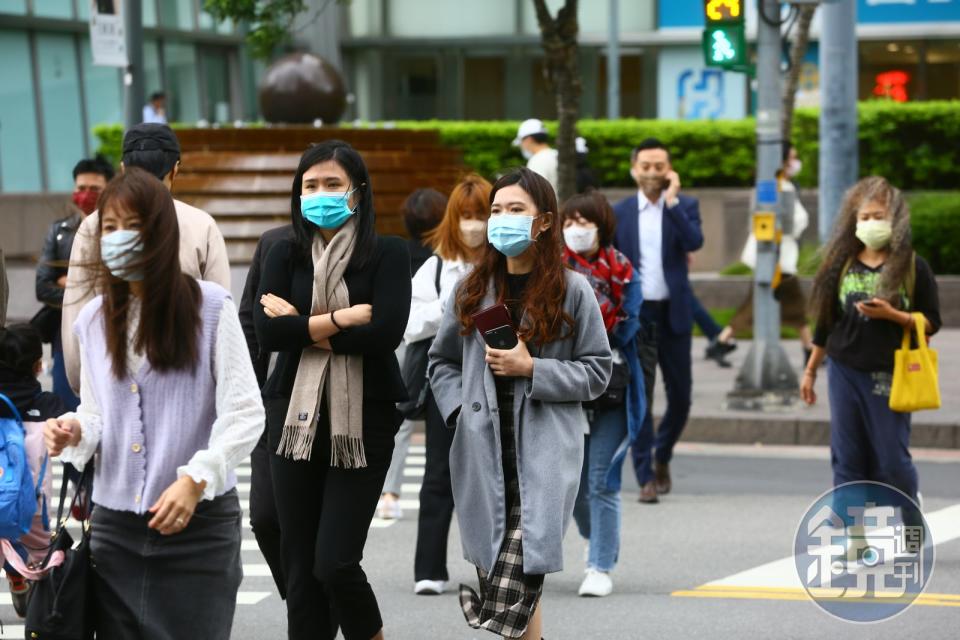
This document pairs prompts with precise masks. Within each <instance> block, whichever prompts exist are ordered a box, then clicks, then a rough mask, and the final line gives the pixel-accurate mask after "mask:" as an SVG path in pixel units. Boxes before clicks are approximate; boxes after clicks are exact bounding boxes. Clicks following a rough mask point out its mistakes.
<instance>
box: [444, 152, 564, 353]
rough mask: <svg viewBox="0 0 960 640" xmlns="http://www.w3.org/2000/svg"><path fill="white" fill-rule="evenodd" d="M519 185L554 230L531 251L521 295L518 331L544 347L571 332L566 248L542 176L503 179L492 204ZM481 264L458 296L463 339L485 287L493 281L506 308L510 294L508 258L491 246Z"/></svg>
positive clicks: (523, 173)
mask: <svg viewBox="0 0 960 640" xmlns="http://www.w3.org/2000/svg"><path fill="white" fill-rule="evenodd" d="M511 185H517V186H519V187H520V188H521V189H523V190H524V191H526V192H527V194H528V195H529V196H530V199H531V200H533V203H534V205H535V206H536V207H537V211H538V212H539V214H540V215H543V214H551V215H552V217H553V219H552V221H551V224H550V227H549V228H547V229H545V230H543V231H541V232H540V235H539V236H537V238H536V241H535V242H534V243H533V244H532V245H531V248H530V249H528V251H533V252H534V255H533V271H531V272H530V280H529V282H528V284H527V287H526V290H525V291H524V294H523V300H522V301H521V304H522V306H523V309H524V311H525V312H526V315H525V320H524V323H523V326H521V327H519V328H518V333H519V335H520V338H521V339H522V340H523V341H524V342H531V341H532V342H534V343H536V344H540V345H543V344H546V343H548V342H553V341H554V340H558V339H560V338H561V337H563V335H562V334H563V328H564V325H566V326H567V328H568V329H572V328H573V318H572V317H570V315H569V314H567V313H564V311H563V301H564V298H565V296H566V293H567V282H566V278H565V273H564V272H565V270H566V266H565V265H564V262H563V243H562V242H561V238H562V233H561V229H560V227H561V225H560V219H559V216H558V215H557V209H558V207H557V196H556V193H555V192H554V190H553V187H552V186H551V185H550V183H549V182H547V180H546V179H545V178H543V177H542V176H539V175H537V174H536V173H534V172H533V171H531V170H529V169H527V168H525V167H524V168H521V169H516V170H514V171H512V172H510V173H508V174H507V175H505V176H503V177H501V178H500V179H499V180H497V182H496V183H495V184H494V185H493V190H492V191H491V192H490V205H491V206H492V205H493V201H494V198H496V195H497V192H498V191H499V190H500V189H503V188H504V187H509V186H511ZM479 251H480V253H479V256H478V259H477V262H476V264H475V266H474V268H473V271H471V272H470V275H468V276H467V277H466V278H465V279H464V282H463V285H461V287H460V289H459V291H458V293H457V311H458V313H459V314H460V323H461V325H462V326H463V331H462V332H461V333H462V334H463V335H468V334H469V333H470V332H472V331H473V329H474V325H473V319H472V318H471V317H470V316H471V314H473V313H476V312H477V311H479V310H480V305H481V304H483V299H484V297H485V296H486V295H487V288H488V287H489V286H490V283H491V282H493V287H494V291H495V292H496V300H497V302H500V303H502V302H503V301H504V296H505V295H506V291H507V258H506V256H504V255H503V254H502V253H500V252H499V251H497V250H496V249H495V248H494V247H493V245H492V244H489V243H488V244H486V245H485V246H483V247H481V248H480V250H479Z"/></svg>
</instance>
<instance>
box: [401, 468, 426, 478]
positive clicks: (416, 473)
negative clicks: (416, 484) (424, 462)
mask: <svg viewBox="0 0 960 640" xmlns="http://www.w3.org/2000/svg"><path fill="white" fill-rule="evenodd" d="M403 475H404V476H406V477H408V478H422V477H423V467H404V468H403Z"/></svg>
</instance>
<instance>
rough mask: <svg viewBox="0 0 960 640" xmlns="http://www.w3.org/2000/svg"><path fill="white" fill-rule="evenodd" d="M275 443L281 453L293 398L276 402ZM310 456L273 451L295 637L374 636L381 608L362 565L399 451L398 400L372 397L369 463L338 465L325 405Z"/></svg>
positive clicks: (355, 639) (272, 414)
mask: <svg viewBox="0 0 960 640" xmlns="http://www.w3.org/2000/svg"><path fill="white" fill-rule="evenodd" d="M265 404H266V409H267V429H268V444H269V447H270V450H271V451H276V448H277V445H278V443H279V441H280V436H281V433H282V430H283V422H284V418H285V416H286V411H287V404H288V400H287V399H277V400H268V401H267V402H266V403H265ZM319 413H320V415H319V420H318V427H317V433H316V437H315V438H314V444H313V451H312V453H311V455H310V460H298V461H294V460H291V459H289V458H286V457H283V456H278V455H277V454H276V453H271V459H270V470H271V473H272V476H273V492H274V498H275V499H276V505H277V515H278V516H279V518H280V531H281V540H282V544H283V548H282V560H283V569H284V574H285V575H286V580H287V636H288V638H290V639H291V640H307V639H309V640H318V639H330V640H332V639H333V638H335V637H336V634H337V629H338V628H339V629H340V631H341V632H342V633H343V637H344V638H345V639H346V640H369V639H370V638H372V637H373V636H374V635H375V634H376V633H377V631H379V630H380V628H381V627H382V626H383V620H382V618H381V617H380V608H379V606H378V605H377V598H376V596H375V595H374V593H373V589H372V588H371V586H370V583H369V582H368V581H367V576H366V574H365V573H364V571H363V569H362V568H361V566H360V560H361V559H362V558H363V547H364V545H365V544H366V541H367V532H368V530H369V528H370V521H371V520H372V519H373V514H374V512H375V511H376V508H377V500H378V499H379V498H380V492H381V490H382V489H383V481H384V478H385V477H386V475H387V469H388V468H389V466H390V457H391V455H392V454H393V437H394V435H395V434H396V432H397V429H398V428H399V426H400V422H401V419H400V414H399V413H398V412H397V410H396V406H395V405H394V404H393V403H392V402H377V401H370V400H366V401H365V402H364V406H363V422H364V429H363V446H364V453H365V455H366V460H367V466H366V467H363V468H360V469H341V468H336V467H331V466H330V426H329V418H328V416H327V411H326V407H325V406H322V405H321V408H320V412H319Z"/></svg>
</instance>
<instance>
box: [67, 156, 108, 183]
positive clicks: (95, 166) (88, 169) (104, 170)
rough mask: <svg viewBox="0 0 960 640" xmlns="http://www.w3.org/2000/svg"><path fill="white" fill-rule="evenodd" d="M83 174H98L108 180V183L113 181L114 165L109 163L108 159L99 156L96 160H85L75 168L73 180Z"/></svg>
mask: <svg viewBox="0 0 960 640" xmlns="http://www.w3.org/2000/svg"><path fill="white" fill-rule="evenodd" d="M81 173H98V174H100V175H101V176H103V177H104V179H106V181H107V182H110V181H111V180H113V165H111V164H110V163H109V162H107V159H106V158H104V157H103V156H101V155H100V154H97V156H96V157H95V158H84V159H83V160H81V161H80V162H78V163H77V164H76V165H74V167H73V179H74V180H76V179H77V176H78V175H80V174H81Z"/></svg>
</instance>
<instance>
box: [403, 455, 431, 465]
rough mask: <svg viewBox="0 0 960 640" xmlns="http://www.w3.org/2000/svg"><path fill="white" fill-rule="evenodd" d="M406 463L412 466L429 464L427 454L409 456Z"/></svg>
mask: <svg viewBox="0 0 960 640" xmlns="http://www.w3.org/2000/svg"><path fill="white" fill-rule="evenodd" d="M406 463H407V464H408V465H410V466H412V467H413V466H420V467H422V466H423V465H425V464H427V457H426V456H407V459H406Z"/></svg>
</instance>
